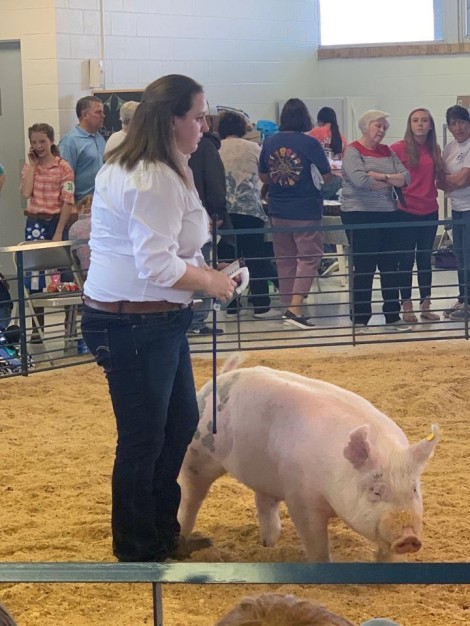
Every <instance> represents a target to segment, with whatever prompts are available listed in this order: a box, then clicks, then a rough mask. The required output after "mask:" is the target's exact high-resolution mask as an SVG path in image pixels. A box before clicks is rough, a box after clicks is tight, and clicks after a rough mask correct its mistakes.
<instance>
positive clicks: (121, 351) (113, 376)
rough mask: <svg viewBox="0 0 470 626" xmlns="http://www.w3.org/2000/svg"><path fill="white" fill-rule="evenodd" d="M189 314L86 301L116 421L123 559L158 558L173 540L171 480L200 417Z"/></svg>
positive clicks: (90, 341)
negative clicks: (108, 307)
mask: <svg viewBox="0 0 470 626" xmlns="http://www.w3.org/2000/svg"><path fill="white" fill-rule="evenodd" d="M191 318H192V310H191V309H189V308H188V309H181V310H178V311H170V312H168V313H152V314H146V315H134V314H133V315H127V314H117V313H116V314H111V313H105V312H102V311H97V310H96V309H92V308H90V307H87V306H84V307H83V316H82V331H83V337H84V339H85V342H86V344H87V346H88V348H89V349H90V352H91V353H92V354H93V355H94V357H95V359H96V362H97V363H98V365H101V366H102V367H103V369H104V371H105V373H106V377H107V380H108V385H109V391H110V394H111V399H112V403H113V409H114V414H115V416H116V422H117V434H118V441H117V448H116V458H115V462H114V470H113V477H112V496H113V497H112V500H113V501H112V530H113V552H114V554H115V556H116V557H117V558H118V559H119V560H120V561H163V560H165V558H166V557H167V556H168V555H169V554H171V552H172V551H173V550H174V549H175V547H176V544H177V541H178V537H179V532H180V527H179V524H178V521H177V519H176V515H177V512H178V507H179V503H180V495H181V494H180V488H179V486H178V483H177V482H176V479H177V477H178V474H179V471H180V469H181V464H182V462H183V458H184V454H185V452H186V448H187V446H188V444H189V443H190V441H191V439H192V437H193V434H194V432H195V430H196V427H197V423H198V419H199V414H198V408H197V401H196V390H195V387H194V379H193V372H192V366H191V360H190V355H189V347H188V341H187V338H186V331H187V329H188V327H189V325H190V323H191Z"/></svg>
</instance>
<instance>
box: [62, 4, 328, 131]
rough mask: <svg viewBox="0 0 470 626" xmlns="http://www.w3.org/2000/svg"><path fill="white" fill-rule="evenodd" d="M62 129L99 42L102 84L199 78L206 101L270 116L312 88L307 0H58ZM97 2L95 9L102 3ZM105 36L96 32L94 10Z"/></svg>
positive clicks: (84, 89) (85, 89) (83, 90)
mask: <svg viewBox="0 0 470 626" xmlns="http://www.w3.org/2000/svg"><path fill="white" fill-rule="evenodd" d="M56 4H57V56H58V74H59V99H60V108H61V115H60V120H61V130H62V132H65V131H67V130H68V129H69V128H70V127H71V126H72V125H73V124H74V123H75V114H74V111H73V106H74V104H75V101H76V100H77V99H78V98H79V97H81V96H83V95H86V94H87V93H89V92H90V90H89V86H88V74H87V65H86V59H88V58H91V57H98V56H99V55H100V50H103V53H104V54H103V56H104V61H105V88H106V89H123V88H124V89H126V88H128V89H136V88H143V87H145V86H146V85H147V84H148V83H150V82H151V81H153V80H155V79H156V78H158V77H159V76H161V75H164V74H169V73H184V74H187V75H189V76H191V77H193V78H195V79H196V80H198V81H199V82H201V83H202V84H203V85H204V87H205V91H206V95H207V98H208V100H209V102H210V103H211V104H225V105H229V106H235V107H240V108H242V109H243V110H244V111H246V112H247V113H248V114H249V115H250V116H251V118H252V119H254V120H257V119H260V118H274V116H275V111H276V109H275V102H276V101H277V100H280V99H282V98H286V97H289V96H291V95H294V94H295V95H298V96H300V97H302V96H308V95H309V93H311V91H312V89H313V83H314V78H313V72H312V68H313V64H314V59H315V45H314V37H315V32H316V31H315V26H314V24H315V15H314V12H315V6H314V5H315V3H313V2H311V0H256V1H253V0H238V1H237V2H233V0H56ZM100 9H102V12H101V10H100ZM102 14H103V36H102V37H101V34H100V33H101V29H100V25H101V19H100V18H101V15H102Z"/></svg>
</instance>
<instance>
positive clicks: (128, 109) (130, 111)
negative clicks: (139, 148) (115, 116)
mask: <svg viewBox="0 0 470 626" xmlns="http://www.w3.org/2000/svg"><path fill="white" fill-rule="evenodd" d="M138 106H139V103H138V102H136V101H135V100H129V101H128V102H124V104H123V105H122V106H121V108H120V109H119V119H120V120H121V122H122V123H123V124H126V125H128V124H129V123H130V121H131V119H132V118H133V117H134V113H135V110H136V109H137V107H138Z"/></svg>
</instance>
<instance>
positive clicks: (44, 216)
mask: <svg viewBox="0 0 470 626" xmlns="http://www.w3.org/2000/svg"><path fill="white" fill-rule="evenodd" d="M23 214H24V215H26V217H32V218H33V219H36V220H42V221H44V222H50V220H52V219H54V218H56V219H59V216H60V214H59V213H30V212H29V211H23Z"/></svg>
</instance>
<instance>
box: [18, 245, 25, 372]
mask: <svg viewBox="0 0 470 626" xmlns="http://www.w3.org/2000/svg"><path fill="white" fill-rule="evenodd" d="M15 255H16V281H17V290H18V317H19V322H20V324H19V326H20V346H21V374H22V376H27V375H28V346H27V337H26V332H27V331H26V307H25V299H24V270H23V253H22V252H20V251H19V250H18V251H17V252H15Z"/></svg>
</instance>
